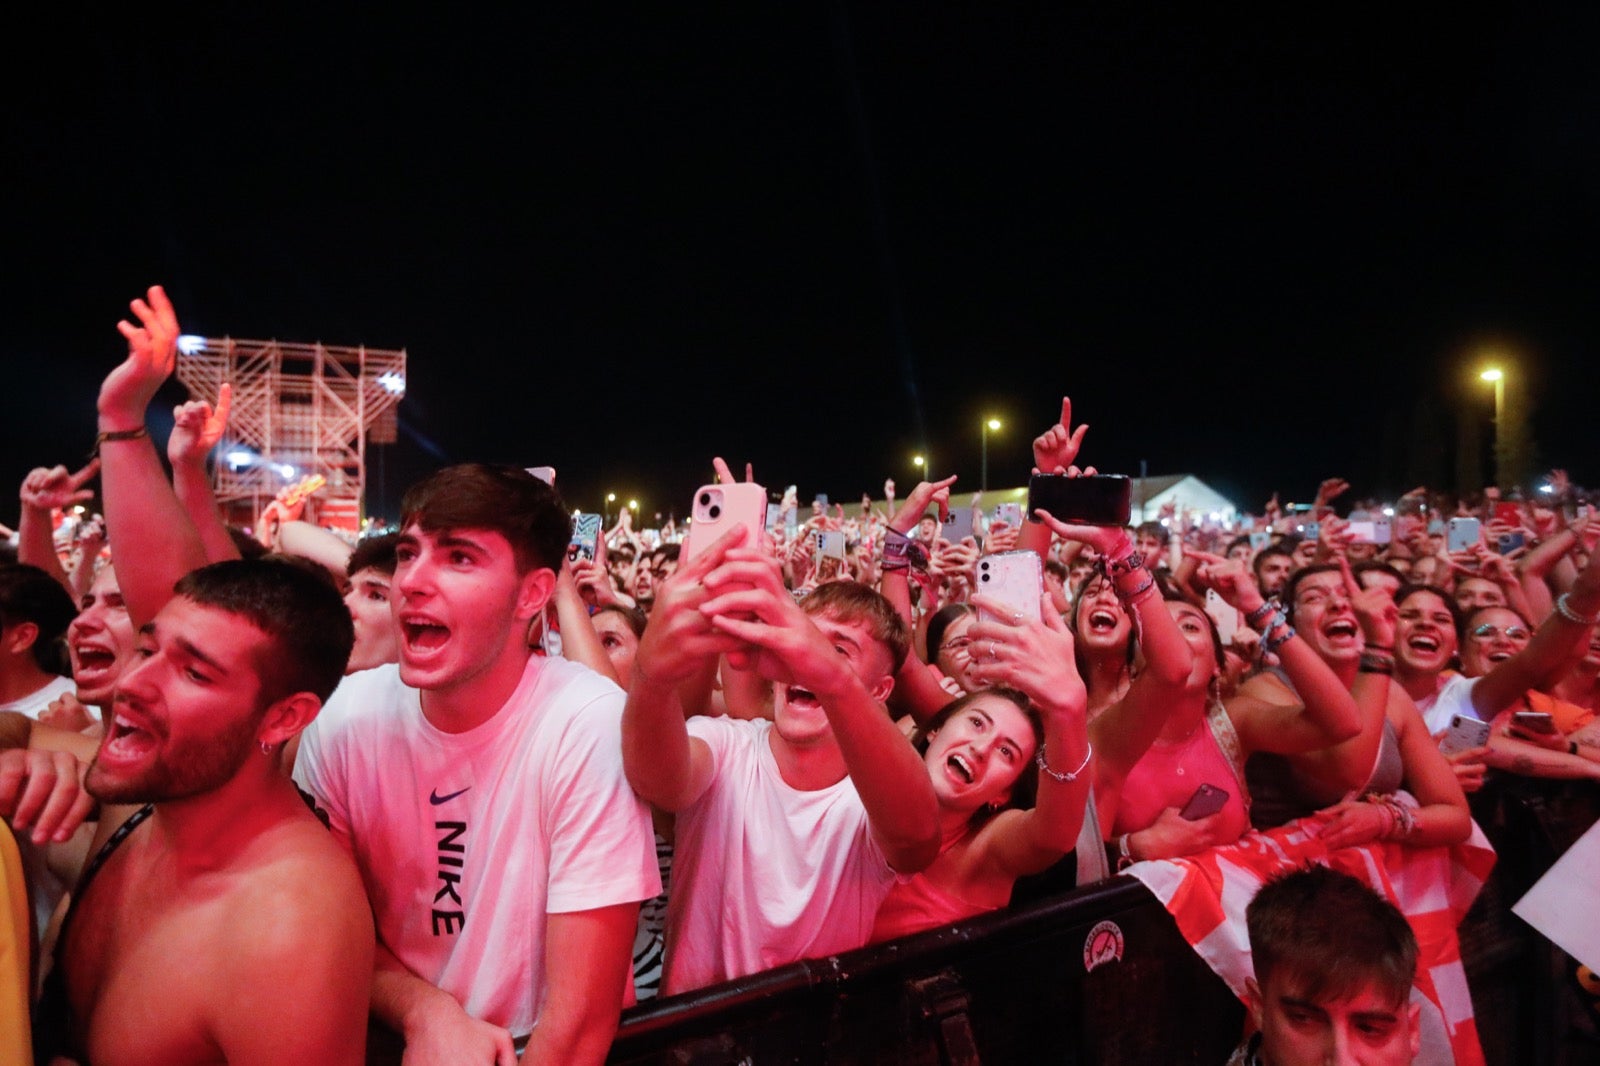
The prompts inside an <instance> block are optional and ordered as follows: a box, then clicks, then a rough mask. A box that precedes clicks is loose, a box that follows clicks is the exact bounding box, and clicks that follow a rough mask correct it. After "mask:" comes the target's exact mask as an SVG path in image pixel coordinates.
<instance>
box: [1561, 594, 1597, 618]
mask: <svg viewBox="0 0 1600 1066" xmlns="http://www.w3.org/2000/svg"><path fill="white" fill-rule="evenodd" d="M1570 595H1572V594H1571V593H1570V592H1563V593H1562V594H1561V595H1560V597H1559V598H1557V600H1556V614H1559V615H1560V616H1561V617H1562V618H1565V619H1566V620H1567V621H1569V622H1571V623H1572V624H1573V625H1575V626H1592V625H1594V624H1595V623H1596V622H1600V614H1597V615H1595V616H1594V617H1592V618H1585V617H1584V616H1583V615H1581V614H1579V613H1578V612H1577V611H1574V610H1573V609H1572V604H1571V603H1569V602H1567V597H1568V596H1570Z"/></svg>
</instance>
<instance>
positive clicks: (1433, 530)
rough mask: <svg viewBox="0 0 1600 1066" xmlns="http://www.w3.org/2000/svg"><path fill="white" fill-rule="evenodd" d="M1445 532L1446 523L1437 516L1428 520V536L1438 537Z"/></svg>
mask: <svg viewBox="0 0 1600 1066" xmlns="http://www.w3.org/2000/svg"><path fill="white" fill-rule="evenodd" d="M1443 533H1444V523H1443V522H1441V521H1439V519H1437V518H1435V519H1432V520H1430V521H1429V522H1428V536H1430V537H1437V536H1440V535H1442V534H1443Z"/></svg>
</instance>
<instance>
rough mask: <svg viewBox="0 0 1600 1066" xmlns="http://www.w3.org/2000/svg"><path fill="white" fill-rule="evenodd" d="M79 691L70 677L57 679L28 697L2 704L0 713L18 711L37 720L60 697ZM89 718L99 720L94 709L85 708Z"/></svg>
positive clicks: (53, 679) (0, 704)
mask: <svg viewBox="0 0 1600 1066" xmlns="http://www.w3.org/2000/svg"><path fill="white" fill-rule="evenodd" d="M77 691H78V686H77V685H75V684H73V683H72V678H70V677H56V678H52V679H51V680H50V681H48V682H46V683H45V684H44V685H41V686H40V687H39V688H36V689H34V690H33V691H32V692H30V693H28V694H27V695H26V696H20V697H18V698H17V699H14V700H12V701H10V702H9V703H0V711H16V712H17V713H19V714H25V715H27V716H28V717H29V718H33V719H35V720H37V719H38V717H39V715H40V714H42V713H43V712H44V709H45V708H46V707H48V706H50V705H51V704H52V703H54V702H55V701H56V697H58V696H70V695H72V694H73V693H75V692H77ZM85 709H86V710H87V711H88V712H89V717H91V718H95V719H96V720H98V716H97V715H96V714H95V709H94V708H93V707H88V708H85Z"/></svg>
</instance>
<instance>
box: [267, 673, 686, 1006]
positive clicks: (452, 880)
mask: <svg viewBox="0 0 1600 1066" xmlns="http://www.w3.org/2000/svg"><path fill="white" fill-rule="evenodd" d="M622 704H623V693H622V690H621V689H619V688H617V686H616V685H614V684H612V683H611V682H610V681H608V680H606V679H604V678H602V677H600V676H599V675H598V674H595V673H593V672H592V671H590V670H588V669H587V668H585V667H583V666H579V665H577V664H575V663H571V662H568V661H566V660H564V659H541V658H538V657H533V658H530V660H529V663H528V667H527V670H526V672H525V673H524V675H523V678H522V681H521V683H520V684H519V685H518V687H517V690H516V691H515V692H514V693H513V694H512V696H511V698H510V699H509V700H507V702H506V705H505V706H504V707H502V708H501V709H500V711H499V712H498V713H497V714H496V715H495V716H494V717H493V718H491V719H490V720H489V721H488V722H485V723H484V724H483V725H481V726H479V727H478V728H476V729H473V730H471V731H469V732H466V733H457V734H451V733H443V732H440V731H439V730H437V729H435V728H434V727H433V726H432V725H430V724H429V723H428V721H427V720H426V719H425V718H424V717H423V715H422V705H421V700H420V696H419V693H418V692H417V690H416V689H413V688H410V687H408V686H407V685H406V684H405V683H404V682H402V681H401V680H400V669H399V667H398V666H395V665H389V666H381V667H378V668H376V669H373V670H367V671H363V672H362V673H358V674H353V675H351V676H350V677H347V678H345V680H344V682H343V683H342V684H340V686H339V688H338V690H337V691H336V692H335V693H334V694H333V697H332V698H331V699H330V700H329V701H328V705H327V706H326V707H325V708H324V709H323V711H322V714H321V715H319V716H318V718H317V719H316V721H314V722H313V723H312V725H311V727H310V728H308V729H307V730H306V731H305V733H304V735H303V739H302V740H301V743H300V754H299V757H298V759H297V761H296V764H295V771H294V776H295V780H296V781H298V782H299V783H300V784H301V786H302V787H304V788H305V789H306V790H307V791H309V792H310V793H311V794H312V795H313V796H314V797H316V799H317V801H318V803H319V804H321V805H322V806H323V807H324V808H325V809H326V810H327V812H328V816H329V819H330V822H331V824H332V828H333V831H334V834H335V835H336V836H337V837H338V838H339V839H340V841H341V842H342V843H344V844H345V846H346V847H347V848H348V849H349V851H350V853H351V854H352V855H353V856H354V858H355V860H356V863H357V865H358V866H359V867H360V870H361V877H362V880H363V881H364V882H365V884H366V888H367V895H368V897H369V899H370V900H371V903H372V910H373V914H374V916H375V918H376V920H377V927H378V937H379V939H381V940H382V941H383V943H384V945H385V946H386V947H388V948H389V950H390V951H393V952H394V953H395V955H396V956H398V957H399V959H400V961H401V962H403V963H405V964H406V966H408V967H409V968H410V969H411V970H412V971H413V972H414V973H416V974H417V975H418V976H420V977H422V978H423V979H425V980H427V981H431V982H432V983H433V984H435V985H437V986H439V987H440V988H443V989H444V990H445V991H447V992H449V993H450V994H451V995H453V996H455V997H456V1000H457V1001H458V1002H460V1003H461V1005H462V1006H463V1007H464V1008H465V1009H466V1011H467V1013H468V1014H470V1015H471V1016H472V1017H474V1018H478V1019H481V1020H483V1021H487V1022H491V1023H493V1024H495V1025H499V1026H502V1027H503V1028H505V1029H508V1030H510V1032H511V1033H512V1034H513V1035H515V1036H522V1035H524V1034H526V1033H528V1032H529V1031H530V1030H531V1029H532V1028H533V1026H534V1024H535V1022H537V1020H538V1017H539V1011H540V1008H541V1007H542V1005H543V1002H544V998H545V992H546V978H545V972H544V935H545V915H546V914H561V913H569V912H574V911H586V910H594V909H598V908H600V907H607V906H611V905H613V904H617V903H629V902H635V901H638V900H642V899H649V898H650V897H652V896H654V895H656V894H657V893H658V892H660V891H661V882H660V876H659V873H658V871H657V867H656V857H655V845H654V837H653V834H652V831H651V827H650V818H649V814H648V812H647V811H646V808H645V805H644V804H643V803H642V802H641V801H640V800H639V799H638V797H636V796H635V795H634V794H633V791H632V790H631V789H630V788H629V787H628V782H627V779H626V778H625V777H624V776H623V772H622V734H621V718H622ZM618 977H619V980H624V979H625V977H626V975H624V974H619V975H618Z"/></svg>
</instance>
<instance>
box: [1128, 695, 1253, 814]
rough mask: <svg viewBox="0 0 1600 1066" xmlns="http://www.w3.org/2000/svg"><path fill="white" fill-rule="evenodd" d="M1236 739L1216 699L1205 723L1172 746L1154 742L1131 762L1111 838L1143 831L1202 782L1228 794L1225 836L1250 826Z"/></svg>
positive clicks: (1192, 793) (1180, 807) (1231, 724)
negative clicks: (1132, 764) (1137, 758)
mask: <svg viewBox="0 0 1600 1066" xmlns="http://www.w3.org/2000/svg"><path fill="white" fill-rule="evenodd" d="M1242 762H1243V759H1242V756H1241V753H1240V751H1239V738H1238V735H1237V734H1236V733H1235V732H1234V731H1233V722H1232V720H1230V719H1229V718H1228V712H1227V711H1225V710H1224V709H1223V707H1222V705H1221V704H1220V703H1214V704H1212V705H1211V709H1210V710H1209V711H1207V712H1206V718H1205V721H1203V722H1201V724H1200V725H1199V726H1197V727H1196V728H1195V731H1194V732H1193V733H1191V734H1189V736H1188V737H1186V738H1185V739H1183V740H1181V741H1178V742H1177V743H1176V744H1172V745H1171V746H1163V745H1161V744H1160V743H1159V742H1158V743H1156V744H1152V745H1150V750H1148V751H1146V752H1145V753H1144V757H1143V758H1141V759H1140V760H1139V761H1138V762H1137V763H1135V764H1134V767H1133V770H1132V772H1130V773H1129V774H1128V779H1127V781H1125V782H1123V785H1122V798H1121V801H1120V802H1119V803H1118V805H1117V817H1116V824H1115V825H1114V826H1113V827H1112V836H1114V837H1117V836H1121V835H1122V834H1124V833H1135V832H1138V831H1139V830H1141V829H1147V828H1149V827H1150V826H1151V825H1153V824H1154V823H1155V820H1156V819H1157V818H1159V817H1160V816H1161V812H1162V811H1163V810H1165V809H1166V808H1168V807H1177V808H1179V809H1180V810H1181V809H1182V808H1183V805H1184V804H1186V803H1188V802H1189V797H1191V796H1193V795H1194V792H1195V789H1197V788H1199V787H1200V786H1201V785H1212V786H1214V787H1216V788H1220V789H1223V790H1224V791H1226V792H1227V793H1228V802H1227V803H1226V804H1224V805H1223V808H1222V812H1221V813H1222V825H1221V829H1222V832H1223V833H1224V834H1225V836H1226V837H1227V839H1229V840H1237V839H1238V838H1239V837H1242V836H1244V834H1245V831H1246V830H1247V829H1249V828H1250V813H1249V812H1250V797H1249V795H1248V794H1247V793H1246V792H1245V788H1244V775H1243V774H1242V773H1241V772H1240V766H1241V764H1242Z"/></svg>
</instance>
